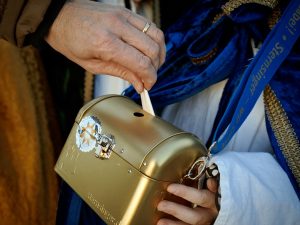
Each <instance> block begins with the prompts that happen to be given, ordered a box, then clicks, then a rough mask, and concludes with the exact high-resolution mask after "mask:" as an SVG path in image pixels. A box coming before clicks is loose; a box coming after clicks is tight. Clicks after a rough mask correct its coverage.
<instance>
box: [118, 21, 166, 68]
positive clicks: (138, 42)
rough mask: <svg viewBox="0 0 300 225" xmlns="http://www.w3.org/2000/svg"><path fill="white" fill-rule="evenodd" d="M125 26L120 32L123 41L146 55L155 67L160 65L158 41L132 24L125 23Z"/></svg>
mask: <svg viewBox="0 0 300 225" xmlns="http://www.w3.org/2000/svg"><path fill="white" fill-rule="evenodd" d="M126 25H127V26H125V27H123V29H122V33H121V34H120V35H121V37H122V39H123V41H125V42H126V43H128V44H129V45H131V46H134V47H135V48H137V49H139V50H140V51H141V52H142V53H144V54H145V55H146V56H148V57H149V58H150V59H151V61H152V64H153V65H154V66H155V69H158V68H159V66H160V52H161V50H160V48H161V46H160V45H159V43H157V42H156V41H154V40H153V39H152V38H150V37H149V36H148V35H145V34H144V33H143V32H141V30H138V29H137V28H136V27H134V26H133V25H131V24H129V23H126Z"/></svg>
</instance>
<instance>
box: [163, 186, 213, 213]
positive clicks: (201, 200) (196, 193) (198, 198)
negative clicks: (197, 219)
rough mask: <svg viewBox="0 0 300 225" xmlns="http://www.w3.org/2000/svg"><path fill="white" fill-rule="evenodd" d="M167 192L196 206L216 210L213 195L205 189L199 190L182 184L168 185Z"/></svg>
mask: <svg viewBox="0 0 300 225" xmlns="http://www.w3.org/2000/svg"><path fill="white" fill-rule="evenodd" d="M167 191H168V192H170V193H172V194H174V195H176V196H179V197H181V198H183V199H185V200H187V201H189V202H191V203H194V204H196V205H198V206H201V207H205V208H211V209H214V208H216V206H215V194H214V193H212V192H210V191H209V190H207V189H201V190H199V189H196V188H193V187H189V186H185V185H182V184H170V185H169V186H168V188H167Z"/></svg>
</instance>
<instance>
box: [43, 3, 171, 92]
mask: <svg viewBox="0 0 300 225" xmlns="http://www.w3.org/2000/svg"><path fill="white" fill-rule="evenodd" d="M146 22H147V19H145V18H144V17H141V16H139V15H137V14H135V13H133V12H131V11H130V10H127V9H126V8H123V7H119V6H113V5H109V4H104V3H99V2H93V1H84V0H83V1H80V0H76V1H69V2H67V3H66V4H65V5H64V7H63V8H62V10H61V11H60V13H59V15H58V16H57V18H56V19H55V21H54V23H53V24H52V27H51V28H50V31H49V34H48V35H47V37H45V40H46V41H47V42H48V43H49V45H50V46H52V47H53V48H54V49H55V50H57V51H58V52H60V53H62V54H63V55H65V56H66V57H67V58H69V59H70V60H72V61H73V62H75V63H77V64H78V65H80V66H81V67H83V68H84V69H86V70H87V71H89V72H91V73H94V74H110V75H113V76H117V77H120V78H123V79H125V80H127V81H129V82H130V83H131V84H132V85H133V86H134V87H135V89H136V90H137V91H138V92H139V93H140V92H142V90H143V89H144V87H145V88H146V89H148V90H149V89H150V88H151V87H152V86H153V85H154V83H155V82H156V77H157V74H156V72H157V69H158V68H159V67H160V66H161V65H162V64H163V62H164V60H165V43H164V35H163V33H162V31H161V30H160V29H158V28H157V27H156V26H155V24H153V23H152V24H151V26H150V28H149V30H148V31H147V32H146V34H145V33H143V32H142V30H143V28H144V26H145V24H146Z"/></svg>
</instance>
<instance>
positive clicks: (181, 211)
mask: <svg viewBox="0 0 300 225" xmlns="http://www.w3.org/2000/svg"><path fill="white" fill-rule="evenodd" d="M157 209H158V210H159V211H161V212H164V213H167V214H169V215H172V216H174V217H175V218H177V219H179V220H180V221H182V222H184V223H187V224H206V223H207V222H209V221H212V220H213V218H214V216H213V215H212V213H211V212H210V211H209V210H208V209H204V208H194V209H193V208H190V207H187V206H184V205H181V204H178V203H175V202H170V201H166V200H163V201H161V202H159V204H158V206H157Z"/></svg>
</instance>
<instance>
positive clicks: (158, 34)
mask: <svg viewBox="0 0 300 225" xmlns="http://www.w3.org/2000/svg"><path fill="white" fill-rule="evenodd" d="M127 21H128V22H129V23H130V24H132V25H133V26H134V27H136V28H137V29H138V30H139V31H140V32H141V33H142V34H143V32H142V31H143V29H144V27H145V25H146V23H147V22H149V21H147V19H146V18H144V17H142V16H140V15H137V14H131V15H128V18H127ZM150 24H151V25H150V27H149V29H148V30H147V31H146V32H145V33H144V34H143V35H145V34H146V35H148V36H149V37H150V38H151V39H152V40H154V41H155V42H156V43H157V44H158V45H159V50H160V52H159V66H161V65H162V64H163V63H164V61H165V57H166V47H165V37H164V33H163V32H162V30H160V29H159V28H157V26H156V25H155V23H152V22H151V23H150Z"/></svg>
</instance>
